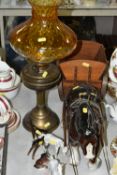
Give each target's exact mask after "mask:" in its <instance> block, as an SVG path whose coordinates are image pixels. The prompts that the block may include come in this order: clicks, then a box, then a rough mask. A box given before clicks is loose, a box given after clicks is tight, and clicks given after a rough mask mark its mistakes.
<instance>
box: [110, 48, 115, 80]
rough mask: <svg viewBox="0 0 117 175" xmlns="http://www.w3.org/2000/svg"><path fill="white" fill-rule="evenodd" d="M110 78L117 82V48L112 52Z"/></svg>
mask: <svg viewBox="0 0 117 175" xmlns="http://www.w3.org/2000/svg"><path fill="white" fill-rule="evenodd" d="M108 73H109V78H110V80H111V81H112V82H115V83H117V48H116V49H115V50H114V52H113V53H112V56H111V58H110V65H109V70H108Z"/></svg>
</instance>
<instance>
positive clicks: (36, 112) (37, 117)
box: [23, 107, 60, 132]
mask: <svg viewBox="0 0 117 175" xmlns="http://www.w3.org/2000/svg"><path fill="white" fill-rule="evenodd" d="M59 123H60V122H59V118H58V116H57V115H56V113H54V112H53V111H52V110H51V109H50V108H48V107H44V108H37V107H36V108H34V109H33V110H32V111H31V112H29V113H28V114H27V115H26V116H25V118H24V120H23V125H24V127H25V128H26V129H27V130H28V131H32V127H34V128H35V129H36V128H37V129H40V130H41V131H45V132H52V131H53V130H55V129H56V128H57V127H58V125H59Z"/></svg>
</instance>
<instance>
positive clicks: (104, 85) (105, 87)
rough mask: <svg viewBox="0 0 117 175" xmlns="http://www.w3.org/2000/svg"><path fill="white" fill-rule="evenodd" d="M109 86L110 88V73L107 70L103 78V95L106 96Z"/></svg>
mask: <svg viewBox="0 0 117 175" xmlns="http://www.w3.org/2000/svg"><path fill="white" fill-rule="evenodd" d="M107 88H108V73H107V72H106V73H105V74H104V76H103V79H102V88H101V95H102V97H104V96H105V94H106V92H107Z"/></svg>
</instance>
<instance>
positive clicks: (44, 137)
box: [28, 130, 67, 159]
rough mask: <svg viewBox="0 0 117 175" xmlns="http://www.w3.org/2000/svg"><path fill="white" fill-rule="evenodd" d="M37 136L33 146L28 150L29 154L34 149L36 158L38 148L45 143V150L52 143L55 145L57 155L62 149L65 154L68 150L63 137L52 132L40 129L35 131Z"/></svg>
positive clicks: (33, 154)
mask: <svg viewBox="0 0 117 175" xmlns="http://www.w3.org/2000/svg"><path fill="white" fill-rule="evenodd" d="M35 137H36V139H34V140H33V143H32V146H31V148H30V150H29V152H28V155H29V154H30V153H31V151H33V150H34V151H33V153H32V158H33V159H34V156H35V153H36V151H37V149H38V148H39V147H40V146H41V145H43V146H44V147H45V151H46V148H47V147H49V146H50V145H53V146H54V148H55V155H56V156H57V155H58V153H59V151H60V149H61V151H62V153H63V154H65V153H66V152H67V147H65V146H64V141H63V139H62V138H60V137H58V136H56V135H54V134H51V133H44V132H41V131H39V130H36V131H35Z"/></svg>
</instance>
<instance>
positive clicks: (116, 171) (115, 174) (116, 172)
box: [110, 157, 117, 175]
mask: <svg viewBox="0 0 117 175" xmlns="http://www.w3.org/2000/svg"><path fill="white" fill-rule="evenodd" d="M110 174H111V175H117V157H115V158H114V160H113V165H112V167H111V170H110Z"/></svg>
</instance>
